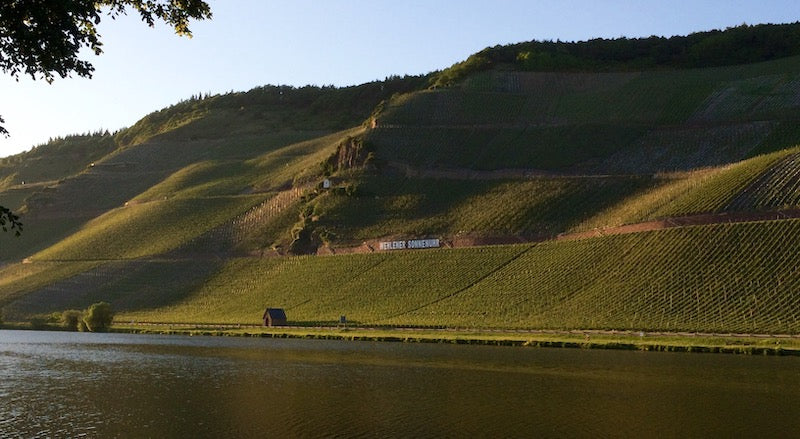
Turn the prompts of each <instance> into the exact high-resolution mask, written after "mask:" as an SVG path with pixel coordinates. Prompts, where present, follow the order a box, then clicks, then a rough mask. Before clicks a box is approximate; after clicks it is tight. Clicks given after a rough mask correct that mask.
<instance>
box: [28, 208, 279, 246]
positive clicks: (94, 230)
mask: <svg viewBox="0 0 800 439" xmlns="http://www.w3.org/2000/svg"><path fill="white" fill-rule="evenodd" d="M265 199H266V195H265V194H262V195H247V196H244V195H243V196H238V197H210V198H195V199H189V200H182V199H176V200H164V201H154V202H150V203H145V204H137V205H131V206H126V207H120V208H117V209H114V210H112V211H110V212H108V213H106V214H104V215H102V216H100V217H98V218H96V219H94V220H92V221H90V222H88V223H87V224H86V225H85V226H84V227H83V228H82V229H81V230H80V231H78V232H76V233H75V234H73V235H71V236H69V237H67V238H66V239H64V240H62V241H60V242H59V243H57V244H55V245H53V246H51V247H49V248H47V249H45V250H43V251H41V252H39V253H36V254H34V255H33V256H31V258H30V259H31V260H33V261H43V260H55V261H63V260H109V259H111V260H113V259H134V258H141V257H144V256H153V255H158V254H161V253H164V252H166V251H169V250H172V249H175V248H177V247H179V246H180V245H182V244H185V243H187V242H188V241H189V240H191V239H192V238H195V237H197V236H199V235H200V234H202V233H203V232H206V231H208V230H210V229H212V228H213V227H214V226H217V225H220V224H221V223H223V222H225V221H228V220H230V219H231V218H232V217H235V216H236V215H238V214H240V213H243V212H244V211H246V210H247V209H249V208H251V207H252V206H254V205H256V204H258V203H260V202H263V201H264V200H265Z"/></svg>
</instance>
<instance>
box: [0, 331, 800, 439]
mask: <svg viewBox="0 0 800 439" xmlns="http://www.w3.org/2000/svg"><path fill="white" fill-rule="evenodd" d="M798 366H800V359H798V358H780V357H744V356H729V355H691V354H668V353H642V352H623V351H582V350H562V349H524V348H493V347H480V346H451V345H414V344H398V343H367V342H340V341H314V340H273V339H243V338H221V337H220V338H214V337H179V336H141V335H122V334H77V333H46V332H26V331H0V371H1V372H2V375H3V380H2V382H0V431H2V432H3V433H0V437H37V436H38V437H76V436H79V435H82V434H85V435H88V436H89V437H192V436H193V437H267V436H274V435H283V436H301V437H308V436H312V437H318V436H339V437H376V436H391V437H420V436H422V437H454V436H457V437H461V436H466V435H473V436H480V437H530V436H536V437H619V436H625V437H644V436H649V437H652V436H658V437H730V436H737V437H743V436H748V437H754V436H759V437H765V436H768V437H782V436H785V437H792V436H794V433H795V432H796V431H798V430H797V429H798V428H800V409H798V408H797V407H798V404H797V402H800V399H799V398H800V372H798V370H799V369H798Z"/></svg>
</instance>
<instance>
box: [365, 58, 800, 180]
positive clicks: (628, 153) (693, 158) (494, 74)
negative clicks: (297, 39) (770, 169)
mask: <svg viewBox="0 0 800 439" xmlns="http://www.w3.org/2000/svg"><path fill="white" fill-rule="evenodd" d="M799 87H800V57H792V58H786V59H781V60H776V61H770V62H765V63H759V64H752V65H745V66H732V67H720V68H713V69H693V70H667V71H652V72H623V73H547V72H503V71H490V72H482V73H478V74H476V75H475V76H473V77H470V78H468V79H467V80H466V81H465V82H464V84H463V85H462V86H461V87H456V88H451V89H440V90H429V91H423V92H418V93H414V94H410V95H405V96H401V97H398V98H396V99H394V100H392V101H391V102H390V103H389V104H388V105H386V106H385V107H384V110H383V111H382V112H381V114H380V115H379V116H378V126H377V129H375V130H373V131H372V132H370V133H369V135H368V137H367V138H368V139H369V141H371V142H373V143H374V144H375V145H376V146H377V148H378V151H379V153H380V154H381V155H382V156H383V157H384V158H386V159H388V160H401V161H407V162H408V163H410V164H413V165H415V166H445V167H446V166H455V167H463V168H471V169H503V168H531V169H544V170H551V171H560V172H569V173H600V174H608V173H622V174H631V173H636V174H639V173H656V172H664V171H685V170H690V169H693V168H696V167H703V166H719V165H724V164H727V163H731V162H735V161H739V160H742V159H744V158H747V157H749V156H751V155H753V154H755V153H764V152H771V151H774V150H777V149H782V148H786V147H789V146H793V145H795V144H798V143H800V137H798V133H797V131H796V129H794V128H792V127H793V126H796V124H795V123H794V116H793V114H794V112H795V111H796V110H797V109H798V107H800V99H798V97H797V96H798V90H800V88H799Z"/></svg>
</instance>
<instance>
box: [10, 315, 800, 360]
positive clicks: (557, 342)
mask: <svg viewBox="0 0 800 439" xmlns="http://www.w3.org/2000/svg"><path fill="white" fill-rule="evenodd" d="M4 327H5V329H23V330H24V329H39V330H65V329H64V328H61V327H40V328H32V327H31V326H29V325H22V324H20V325H10V324H6V325H5V326H4ZM109 331H110V332H117V333H130V334H161V335H186V336H225V337H261V338H296V339H317V340H343V341H371V342H396V343H439V344H459V345H484V346H511V347H543V348H572V349H616V350H635V351H655V352H686V353H721V354H739V355H776V356H800V335H794V334H792V335H790V334H714V333H692V332H674V333H670V332H644V331H612V330H608V331H605V330H603V331H601V330H535V329H531V330H513V329H495V330H487V329H483V330H481V329H456V328H446V329H437V328H362V327H347V326H284V327H265V326H258V325H235V324H221V325H216V324H185V323H116V324H113V325H112V326H111V328H110V330H109Z"/></svg>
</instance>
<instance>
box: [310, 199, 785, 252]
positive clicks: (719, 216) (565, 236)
mask: <svg viewBox="0 0 800 439" xmlns="http://www.w3.org/2000/svg"><path fill="white" fill-rule="evenodd" d="M792 218H800V209H788V210H779V211H772V212H732V213H729V212H723V213H704V214H698V215H688V216H681V217H674V218H667V219H663V220H656V221H647V222H642V223H637V224H626V225H622V226H616V227H604V228H598V229H593V230H587V231H585V232H575V233H562V234H559V235H557V236H538V237H523V236H518V235H508V236H490V237H482V236H455V237H445V238H441V243H442V247H446V248H464V247H476V246H484V245H508V244H527V243H536V242H545V241H574V240H578V239H588V238H597V237H601V236H608V235H624V234H628V233H639V232H651V231H655V230H663V229H669V228H674V227H687V226H705V225H712V224H733V223H746V222H753V221H777V220H784V219H792ZM392 240H395V238H383V239H373V240H369V241H364V242H363V243H362V244H361V245H358V246H352V247H341V248H331V247H323V248H321V249H320V250H319V251H318V253H317V254H320V255H335V254H336V255H338V254H352V253H372V252H379V251H381V250H379V248H380V242H382V241H392ZM393 251H397V250H393Z"/></svg>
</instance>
